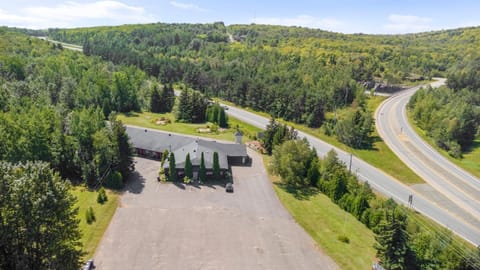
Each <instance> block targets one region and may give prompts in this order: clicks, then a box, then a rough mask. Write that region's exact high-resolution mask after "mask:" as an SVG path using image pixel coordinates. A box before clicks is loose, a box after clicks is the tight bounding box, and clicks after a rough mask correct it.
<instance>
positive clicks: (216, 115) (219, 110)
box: [205, 103, 228, 128]
mask: <svg viewBox="0 0 480 270" xmlns="http://www.w3.org/2000/svg"><path fill="white" fill-rule="evenodd" d="M205 120H206V121H207V122H210V123H214V124H216V125H218V126H219V127H221V128H227V127H228V116H227V114H226V113H225V109H224V108H223V107H222V106H220V105H219V104H218V103H215V104H213V105H211V106H208V107H207V110H206V112H205Z"/></svg>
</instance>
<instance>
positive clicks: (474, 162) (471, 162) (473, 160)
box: [407, 113, 480, 178]
mask: <svg viewBox="0 0 480 270" xmlns="http://www.w3.org/2000/svg"><path fill="white" fill-rule="evenodd" d="M407 115H408V121H410V125H411V126H412V127H413V129H414V130H415V131H416V132H417V134H418V135H420V137H421V138H422V139H423V140H424V141H426V142H427V143H428V144H430V145H431V146H432V147H433V148H434V149H435V150H437V152H439V153H440V154H442V155H443V156H444V157H446V158H447V159H449V160H450V161H451V162H453V163H454V164H456V165H457V166H458V167H460V168H462V169H464V170H466V171H467V172H469V173H471V174H472V175H474V176H476V177H478V178H480V138H477V139H476V140H475V141H474V142H473V145H472V147H471V148H470V149H469V151H467V152H466V153H463V157H462V158H460V159H457V158H454V157H452V156H450V155H449V154H448V152H447V151H445V150H443V149H442V148H440V147H438V146H437V145H436V144H435V142H434V141H433V139H432V138H431V137H428V136H427V134H426V132H425V130H423V129H421V128H420V127H418V126H417V125H416V124H415V120H413V119H412V117H411V115H410V114H409V113H408V114H407Z"/></svg>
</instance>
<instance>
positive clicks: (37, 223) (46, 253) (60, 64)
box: [0, 28, 157, 269]
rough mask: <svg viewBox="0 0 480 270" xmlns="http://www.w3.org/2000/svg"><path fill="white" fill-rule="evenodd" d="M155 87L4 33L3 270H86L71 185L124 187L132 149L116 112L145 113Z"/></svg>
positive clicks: (0, 128)
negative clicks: (83, 263)
mask: <svg viewBox="0 0 480 270" xmlns="http://www.w3.org/2000/svg"><path fill="white" fill-rule="evenodd" d="M156 84H157V81H156V79H149V78H148V76H147V75H146V74H145V73H144V72H143V71H141V70H139V69H138V68H136V67H127V66H116V65H114V64H112V63H109V62H105V61H103V60H101V59H100V58H99V57H87V56H83V55H82V54H80V53H78V52H72V51H68V50H63V48H62V47H61V46H58V45H53V44H50V43H48V42H46V41H42V40H40V39H37V38H34V37H30V36H27V35H24V34H19V33H15V32H14V31H11V30H10V29H7V28H0V137H1V138H2V143H1V144H0V160H1V162H0V166H1V167H2V175H1V176H0V198H1V200H2V203H1V204H0V218H1V220H2V222H1V223H0V224H1V225H0V238H1V239H2V241H0V250H1V252H0V269H52V268H54V269H59V268H61V267H63V268H62V269H78V268H79V263H80V261H79V260H80V258H81V256H82V252H81V246H79V242H78V240H79V233H80V232H79V231H78V220H76V218H75V215H76V212H75V209H74V208H73V204H74V203H75V199H74V198H72V196H71V195H70V194H69V184H68V182H66V181H65V180H67V179H68V180H70V181H69V182H71V183H73V184H76V185H86V186H87V187H98V186H99V185H102V184H103V185H105V186H108V187H111V188H121V187H122V185H123V180H122V179H125V178H126V177H127V175H128V174H129V172H130V170H131V165H132V148H131V146H130V143H129V138H128V136H127V134H126V133H125V127H124V126H123V124H122V123H121V122H120V121H118V120H116V117H115V112H122V111H123V112H125V111H131V110H139V109H140V108H141V107H142V106H148V105H149V104H148V102H147V101H146V99H147V100H148V98H149V95H151V93H150V92H151V90H150V88H151V87H154V86H156ZM142 89H144V90H145V91H146V92H145V94H143V92H141V91H142ZM147 89H148V90H147ZM147 92H148V93H147ZM25 194H28V196H25ZM45 205H50V207H45ZM32 214H33V217H32V216H31V215H32ZM45 226H47V227H48V228H50V229H51V230H45V229H44V228H45ZM12 235H15V236H18V238H17V239H16V240H15V241H13V240H12V241H10V240H8V239H10V237H11V236H12ZM47 239H48V241H47ZM12 243H15V245H12Z"/></svg>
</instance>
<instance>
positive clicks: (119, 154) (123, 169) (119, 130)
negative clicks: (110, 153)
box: [110, 115, 133, 179]
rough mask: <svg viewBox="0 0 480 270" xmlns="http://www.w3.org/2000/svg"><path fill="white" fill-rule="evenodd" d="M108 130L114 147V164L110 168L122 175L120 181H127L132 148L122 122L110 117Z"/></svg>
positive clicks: (131, 162)
mask: <svg viewBox="0 0 480 270" xmlns="http://www.w3.org/2000/svg"><path fill="white" fill-rule="evenodd" d="M110 128H111V130H112V133H113V142H114V144H115V145H116V154H115V157H116V158H114V161H115V163H113V164H112V167H113V168H115V169H116V170H118V171H119V172H120V173H121V174H122V179H127V177H128V174H129V173H130V168H131V166H132V164H133V147H132V145H131V144H130V139H129V137H128V134H127V131H126V128H125V126H124V125H123V123H122V121H120V120H116V116H115V115H111V116H110Z"/></svg>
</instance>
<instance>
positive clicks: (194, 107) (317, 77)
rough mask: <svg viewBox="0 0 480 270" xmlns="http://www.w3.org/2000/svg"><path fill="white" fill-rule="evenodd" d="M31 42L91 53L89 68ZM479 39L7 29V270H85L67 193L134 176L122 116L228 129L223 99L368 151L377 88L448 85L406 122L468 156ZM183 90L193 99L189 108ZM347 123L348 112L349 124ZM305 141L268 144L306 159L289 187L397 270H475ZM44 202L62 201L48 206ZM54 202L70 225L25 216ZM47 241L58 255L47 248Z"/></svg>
mask: <svg viewBox="0 0 480 270" xmlns="http://www.w3.org/2000/svg"><path fill="white" fill-rule="evenodd" d="M33 36H48V37H49V38H52V39H55V40H59V41H64V42H68V43H74V44H78V45H82V46H83V48H84V54H83V55H82V54H80V53H76V52H72V51H68V50H64V49H63V47H62V46H61V45H54V44H50V43H48V42H45V41H43V40H40V39H37V38H35V37H33ZM478 37H480V28H463V29H455V30H445V31H436V32H427V33H419V34H409V35H385V36H382V35H375V36H374V35H363V34H353V35H345V34H340V33H332V32H326V31H321V30H314V29H307V28H301V27H281V26H266V25H254V24H252V25H231V26H228V27H226V26H225V25H224V23H222V22H215V23H211V24H164V23H155V24H147V25H124V26H117V27H93V28H78V29H49V30H45V31H35V30H25V29H9V28H0V136H1V138H2V144H0V160H1V163H0V167H2V172H1V173H0V174H1V176H2V177H1V178H0V181H1V182H0V195H1V196H0V200H2V202H3V203H2V204H1V205H0V215H1V216H0V217H1V218H2V220H3V221H5V220H7V219H8V218H11V217H12V213H20V214H21V215H20V214H19V215H18V218H17V219H16V222H15V223H11V222H10V223H9V222H3V223H2V224H0V226H2V227H0V229H1V231H0V232H1V234H2V235H1V237H2V239H10V238H9V237H10V236H9V235H13V234H17V235H19V236H21V237H22V238H21V239H20V240H21V241H18V242H17V243H16V245H15V246H9V245H8V241H7V242H5V241H1V242H0V245H1V246H0V250H1V251H2V252H0V268H2V269H4V268H5V269H15V268H33V266H34V265H40V266H41V268H48V267H50V266H52V265H53V267H54V268H55V266H56V265H65V264H64V262H66V261H69V262H70V264H69V265H65V267H66V269H78V263H79V259H80V256H81V254H80V253H79V252H77V251H78V248H79V246H78V228H77V226H76V225H75V221H72V220H71V217H72V215H74V214H75V213H74V211H72V210H71V209H70V207H71V205H72V203H73V201H74V200H73V199H72V198H71V197H70V196H69V195H68V194H66V191H67V190H68V188H69V184H68V182H65V181H63V180H62V179H68V180H70V181H71V182H72V183H74V184H85V185H87V186H91V187H97V186H98V185H101V184H102V183H103V184H104V185H106V186H110V187H116V188H119V187H121V186H122V184H123V181H122V179H125V177H126V176H127V175H128V173H129V171H130V169H131V168H132V167H131V165H132V149H131V146H130V145H129V142H128V136H127V135H126V134H125V128H124V126H123V124H122V123H121V122H120V121H118V120H117V119H116V117H115V115H116V113H123V112H124V113H128V112H131V111H142V110H147V111H152V112H169V111H171V110H172V109H174V110H176V111H175V112H176V116H177V120H179V121H185V122H203V121H211V122H214V123H216V124H217V125H219V126H226V125H228V119H227V118H225V112H224V111H223V109H222V108H221V107H220V106H218V105H213V106H210V104H209V102H208V98H210V97H219V98H222V99H225V100H228V101H231V102H233V103H235V104H238V105H241V106H246V107H250V108H252V109H255V110H259V111H264V112H267V113H269V114H270V115H272V117H274V118H283V119H285V120H289V121H293V122H296V123H301V124H305V125H307V126H309V127H313V128H318V127H323V130H324V131H325V132H326V133H329V134H330V135H336V136H337V139H338V140H339V141H341V142H343V143H345V144H347V145H349V146H351V147H354V148H368V147H369V145H370V144H371V138H370V134H371V133H372V131H373V117H372V115H371V112H369V111H368V110H367V109H366V108H365V94H364V92H365V90H372V89H373V90H375V89H376V88H375V86H376V85H377V86H378V85H380V89H381V88H389V87H395V86H397V85H399V84H409V85H410V84H414V83H418V82H422V81H424V80H426V81H428V80H429V79H431V78H432V77H434V76H446V77H447V78H448V81H447V86H446V87H443V88H440V89H436V90H434V89H424V90H420V91H418V93H417V94H416V95H415V96H414V98H413V99H412V101H411V102H410V104H409V108H410V110H411V112H412V115H413V118H414V119H415V120H416V121H417V123H418V125H419V126H420V127H422V128H423V129H425V130H426V131H427V132H428V133H429V135H430V136H432V137H433V138H434V139H435V141H436V143H437V144H438V145H439V146H440V147H443V148H445V149H447V150H448V151H449V152H450V154H451V155H453V156H461V153H462V151H465V150H466V149H468V147H469V146H470V145H471V144H472V142H473V140H474V139H475V138H478V135H479V134H478V126H479V124H480V121H479V117H480V113H479V104H480V103H479V94H478V91H479V86H480V81H479V79H478V78H479V77H478V76H477V75H478V71H479V66H478V65H479V63H480V62H479V60H478V59H480V58H479V57H478V53H477V52H476V51H475V50H476V48H478V47H480V46H479V45H480V40H479V39H478ZM174 88H175V89H182V90H183V91H182V93H181V94H180V97H179V98H178V99H179V100H178V103H179V106H178V108H174V101H173V100H174V96H173V93H174ZM340 110H342V112H346V113H343V114H341V115H340V116H338V119H337V111H340ZM332 116H333V117H332ZM295 139H296V133H295V130H292V129H289V128H287V127H286V126H284V125H281V124H278V123H276V122H275V120H274V119H273V120H272V122H271V124H270V127H269V129H268V130H267V131H266V132H265V137H264V138H263V144H264V146H265V148H266V149H267V151H268V153H269V154H272V155H273V158H274V159H275V157H276V156H277V157H278V156H279V155H281V153H282V152H283V151H293V152H295V153H297V157H301V156H304V157H305V159H302V160H291V161H290V160H283V161H282V162H287V164H281V166H279V168H281V167H284V166H287V165H288V166H290V162H292V163H291V164H293V165H295V166H293V167H294V168H297V169H299V170H300V171H298V172H296V173H295V174H294V175H288V173H292V171H291V170H287V171H282V170H281V169H276V170H274V171H275V173H277V174H279V175H282V174H286V175H284V176H285V178H286V179H289V180H290V181H293V182H289V183H286V184H288V185H293V186H294V187H296V188H299V189H300V188H303V187H314V188H317V189H318V190H320V191H321V192H323V193H325V194H326V195H327V196H329V197H330V198H331V199H332V201H334V202H335V203H338V204H339V205H340V206H341V207H342V208H344V209H345V210H346V211H348V212H350V213H352V214H353V215H355V216H356V217H357V218H358V219H359V220H361V221H362V222H363V223H364V224H365V225H366V226H367V227H369V228H371V229H372V230H374V231H375V232H376V233H377V234H378V237H379V238H378V239H377V241H378V242H379V247H378V251H379V257H380V258H382V259H384V260H385V261H387V263H391V264H390V266H393V267H394V268H395V267H397V268H399V269H405V268H409V267H412V269H413V268H414V267H415V266H418V265H420V266H422V267H423V268H422V269H435V268H438V267H444V268H448V269H469V268H465V264H467V266H470V265H474V263H476V262H472V260H474V259H475V258H476V257H475V256H477V254H476V253H471V252H468V256H464V257H462V254H464V253H462V252H463V250H462V252H460V253H459V252H458V250H459V249H460V248H459V247H457V246H454V245H453V244H451V243H453V241H452V239H451V236H449V235H446V234H442V235H440V236H438V235H434V234H432V233H430V232H429V231H422V230H420V229H417V230H416V229H412V228H410V226H415V225H410V224H411V223H409V221H408V218H409V217H406V216H405V213H404V210H403V209H402V208H401V207H400V206H397V205H396V204H395V203H393V202H392V201H383V200H380V199H378V198H377V197H376V196H375V195H374V194H373V193H372V192H371V190H370V189H369V187H368V186H367V185H360V184H359V183H358V182H357V181H356V179H355V178H354V176H353V175H352V174H350V172H348V171H347V170H346V168H345V166H344V165H343V164H341V163H340V162H339V161H338V159H336V157H335V155H334V154H333V153H331V154H330V155H329V156H328V157H327V158H326V159H324V160H320V159H319V158H318V157H316V155H314V151H313V150H311V149H310V147H309V146H308V145H303V144H304V142H302V141H297V140H295ZM23 175H27V176H28V177H27V176H26V177H23V178H22V176H23ZM110 175H113V176H115V177H110ZM118 175H121V177H118ZM19 178H21V179H22V181H15V179H19ZM38 178H41V179H45V181H44V182H42V183H40V182H39V181H35V179H38ZM47 189H50V190H52V193H49V194H48V196H44V197H42V196H41V193H42V192H43V191H44V190H47ZM26 190H34V191H35V192H32V196H31V201H25V202H24V203H22V204H16V203H15V202H17V201H21V198H22V193H23V191H26ZM7 195H8V196H7ZM8 200H11V201H10V202H9V201H8ZM42 203H43V204H53V205H57V206H58V211H57V212H55V211H54V212H45V213H44V214H45V216H46V217H47V218H50V220H43V219H42V218H38V219H31V220H29V219H28V215H27V214H26V213H29V212H34V213H40V214H39V216H40V217H41V214H42V213H43V212H41V211H39V205H40V204H42ZM20 206H21V208H19V207H20ZM35 211H37V212H35ZM14 216H15V215H14ZM58 216H60V217H64V218H65V220H64V221H65V222H67V223H68V224H70V225H71V226H69V228H68V229H67V228H65V226H64V225H65V224H64V223H62V220H55V218H56V217H58ZM56 221H58V222H56ZM48 222H50V223H48ZM39 224H48V226H50V227H52V228H53V227H54V228H57V230H56V231H55V232H58V234H57V235H48V234H46V232H45V230H40V229H39V230H37V229H38V228H40V227H41V226H39ZM412 224H413V223H412ZM407 227H408V228H407ZM29 231H31V232H33V233H32V234H29V233H25V232H29ZM390 232H393V233H395V234H398V235H399V236H401V238H402V239H403V240H405V241H396V242H393V241H391V235H390V236H389V235H386V234H384V233H390ZM65 235H69V237H65ZM389 237H390V238H389ZM47 238H49V239H52V242H51V244H52V245H51V247H52V248H51V249H49V247H50V246H49V247H43V246H40V245H36V244H35V241H36V242H39V241H44V240H45V239H47ZM65 238H67V239H65ZM31 239H34V240H31ZM55 241H56V242H55ZM32 243H33V244H32ZM57 244H58V245H57ZM54 247H56V248H62V252H61V253H58V252H56V251H58V250H55V249H54ZM389 247H391V248H393V249H394V252H400V253H401V256H397V257H398V258H400V259H401V260H402V261H395V260H393V261H388V260H389V259H391V258H389V257H388V256H389V253H388V252H387V248H389ZM452 250H453V252H451V251H452ZM435 254H439V256H435ZM459 254H460V255H459ZM465 254H467V252H466V251H465ZM54 255H57V256H54ZM49 260H52V261H51V264H50V266H49V265H48V263H49V262H48V261H49ZM450 262H451V264H449V263H450ZM412 265H413V266H412ZM474 266H475V265H474ZM462 267H463V268H462Z"/></svg>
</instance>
